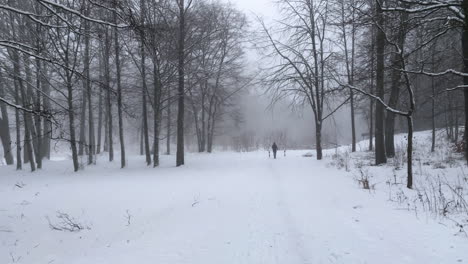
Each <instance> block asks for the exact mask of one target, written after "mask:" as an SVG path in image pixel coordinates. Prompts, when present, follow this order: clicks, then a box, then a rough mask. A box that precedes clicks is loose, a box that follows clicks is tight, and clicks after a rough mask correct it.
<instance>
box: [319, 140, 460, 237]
mask: <svg viewBox="0 0 468 264" xmlns="http://www.w3.org/2000/svg"><path fill="white" fill-rule="evenodd" d="M395 143H396V155H395V157H394V158H391V159H389V160H388V163H387V164H386V165H383V166H374V165H373V161H374V156H373V152H369V151H366V149H367V146H368V141H362V142H359V143H358V150H359V151H358V152H355V153H351V148H350V147H349V146H346V147H339V148H337V149H333V150H328V151H327V154H328V156H329V157H330V160H331V161H329V163H328V165H329V166H333V167H337V168H338V169H343V170H346V171H348V172H349V173H350V175H352V176H353V178H354V179H355V180H356V182H357V184H358V185H359V187H360V188H363V189H367V190H370V191H372V192H385V194H386V195H387V196H388V200H389V201H390V202H393V203H395V204H397V206H398V208H399V209H404V210H409V211H413V212H414V213H415V215H416V216H417V217H421V216H425V217H432V218H434V219H436V220H438V221H439V222H440V223H441V224H445V225H450V226H453V227H454V228H455V234H456V235H462V236H466V237H468V234H467V232H468V168H467V166H466V163H465V160H464V158H463V155H462V154H460V153H456V151H455V149H456V147H455V144H454V143H451V142H449V141H448V140H447V139H446V138H445V137H444V135H443V133H438V137H437V144H436V148H435V152H431V133H430V131H423V132H417V133H415V138H414V144H415V145H414V154H413V156H414V160H413V162H414V163H413V166H414V190H409V189H407V188H406V155H407V153H406V136H405V135H397V136H396V137H395Z"/></svg>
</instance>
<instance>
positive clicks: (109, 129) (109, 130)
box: [104, 29, 114, 161]
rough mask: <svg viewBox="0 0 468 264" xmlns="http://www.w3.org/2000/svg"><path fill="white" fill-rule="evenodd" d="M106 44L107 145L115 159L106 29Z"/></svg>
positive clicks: (108, 39)
mask: <svg viewBox="0 0 468 264" xmlns="http://www.w3.org/2000/svg"><path fill="white" fill-rule="evenodd" d="M105 35H106V36H105V45H104V64H105V65H104V70H105V72H104V75H105V79H106V80H105V81H106V91H107V93H106V95H107V96H106V100H107V102H106V106H107V133H108V134H107V147H108V150H109V161H113V160H114V142H113V139H112V101H111V86H110V63H109V58H110V43H111V42H110V36H109V32H108V30H107V29H106V33H105Z"/></svg>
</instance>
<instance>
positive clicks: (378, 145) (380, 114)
mask: <svg viewBox="0 0 468 264" xmlns="http://www.w3.org/2000/svg"><path fill="white" fill-rule="evenodd" d="M381 4H382V3H381V1H379V0H376V14H377V16H376V19H377V23H378V26H379V28H378V29H377V36H376V53H377V69H376V95H377V96H378V97H379V98H380V99H382V100H384V92H385V89H384V70H385V68H384V60H385V57H384V56H385V54H384V53H385V33H384V32H383V31H382V30H383V25H384V17H383V11H382V6H381ZM384 119H385V112H384V106H383V105H382V104H376V107H375V164H376V165H379V164H383V163H387V156H386V152H385V136H384Z"/></svg>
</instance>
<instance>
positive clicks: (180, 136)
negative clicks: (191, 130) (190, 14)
mask: <svg viewBox="0 0 468 264" xmlns="http://www.w3.org/2000/svg"><path fill="white" fill-rule="evenodd" d="M178 4H179V41H178V42H179V47H178V60H179V65H178V75H179V76H178V77H179V87H178V113H177V154H176V166H181V165H184V163H185V154H184V116H185V102H184V100H185V88H184V82H185V71H184V68H185V1H184V0H179V3H178Z"/></svg>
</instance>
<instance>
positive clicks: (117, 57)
mask: <svg viewBox="0 0 468 264" xmlns="http://www.w3.org/2000/svg"><path fill="white" fill-rule="evenodd" d="M114 3H115V5H116V6H117V1H115V2H114ZM114 23H117V14H116V13H114ZM114 35H115V36H114V45H115V47H114V48H115V67H116V74H117V76H116V77H117V114H118V118H119V139H120V167H121V168H125V140H124V131H123V117H122V83H121V79H120V78H121V76H120V75H121V69H120V43H119V31H118V28H117V27H114Z"/></svg>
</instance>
